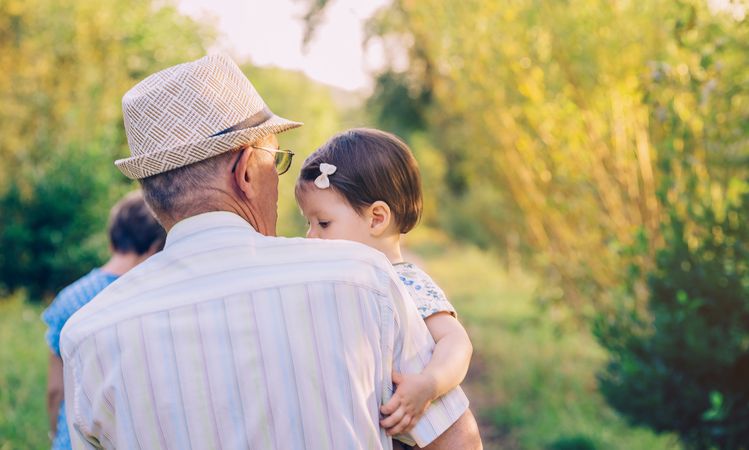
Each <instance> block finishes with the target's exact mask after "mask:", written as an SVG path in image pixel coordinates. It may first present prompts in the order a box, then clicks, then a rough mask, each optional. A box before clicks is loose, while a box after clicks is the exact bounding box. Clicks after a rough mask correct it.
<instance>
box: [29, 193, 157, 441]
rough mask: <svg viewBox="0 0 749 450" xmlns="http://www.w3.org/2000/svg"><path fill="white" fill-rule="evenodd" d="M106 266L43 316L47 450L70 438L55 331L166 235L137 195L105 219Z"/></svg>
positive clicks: (64, 293) (60, 297)
mask: <svg viewBox="0 0 749 450" xmlns="http://www.w3.org/2000/svg"><path fill="white" fill-rule="evenodd" d="M107 231H108V233H109V247H110V253H111V254H112V256H111V258H110V259H109V261H107V263H106V264H104V265H103V266H101V267H99V268H96V269H94V270H92V271H91V272H89V273H88V274H87V275H84V276H83V277H82V278H80V279H79V280H77V281H75V282H74V283H73V284H71V285H69V286H68V287H66V288H65V289H63V290H62V291H60V293H59V294H58V295H57V297H55V299H54V300H53V301H52V304H50V305H49V307H48V308H47V309H46V310H45V311H44V313H43V314H42V320H43V321H44V322H45V323H46V324H47V326H48V327H49V328H48V330H47V335H46V339H47V344H48V345H49V347H50V350H51V353H50V355H49V372H48V378H47V412H48V413H49V426H50V434H49V436H50V439H51V440H52V449H54V450H57V449H70V448H71V446H70V435H69V434H68V426H67V422H66V420H65V404H64V398H63V381H62V374H63V368H62V358H61V357H60V331H62V327H63V326H65V322H67V320H68V319H69V318H70V316H72V315H73V313H75V312H76V311H78V310H79V309H80V308H81V307H83V306H84V305H85V304H86V303H88V302H90V301H91V300H92V299H93V298H94V297H96V295H97V294H99V292H101V291H102V290H104V288H106V287H107V286H108V285H109V284H110V283H112V282H113V281H114V280H116V279H117V278H118V277H119V276H120V275H122V274H124V273H125V272H127V271H128V270H130V269H132V268H133V267H135V266H137V265H138V264H140V263H141V262H143V261H144V260H146V259H147V258H148V257H150V256H151V255H153V254H154V253H156V252H158V251H160V250H161V249H162V248H163V247H164V241H165V239H166V233H165V231H164V229H163V228H162V227H161V225H159V223H158V222H157V221H156V219H155V218H154V216H153V214H152V213H151V211H150V210H149V209H148V207H147V206H146V203H145V202H144V201H143V195H142V193H141V192H140V191H135V192H131V193H129V194H127V195H126V196H125V197H123V198H122V200H120V201H119V202H118V203H117V204H116V205H115V206H114V207H113V208H112V210H111V212H110V214H109V225H108V230H107Z"/></svg>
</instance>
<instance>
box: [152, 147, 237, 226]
mask: <svg viewBox="0 0 749 450" xmlns="http://www.w3.org/2000/svg"><path fill="white" fill-rule="evenodd" d="M236 150H241V148H240V149H236ZM236 155H237V152H236V151H229V152H225V153H222V154H220V155H217V156H214V157H212V158H208V159H205V160H203V161H199V162H196V163H194V164H190V165H188V166H184V167H179V168H177V169H173V170H170V171H168V172H163V173H159V174H157V175H153V176H150V177H147V178H143V179H141V180H138V181H140V184H141V186H142V187H143V196H144V198H145V200H146V203H148V206H150V207H151V209H152V210H153V212H154V213H155V214H156V216H157V217H159V219H160V220H161V219H163V218H168V219H170V220H172V221H174V220H178V219H181V218H184V217H187V216H189V215H192V214H195V213H196V212H203V211H202V210H201V211H198V209H201V208H202V209H203V210H204V209H205V207H206V206H207V205H206V204H205V200H207V199H208V198H205V197H203V198H201V197H202V196H201V195H200V194H201V193H207V192H208V191H209V190H210V189H211V187H212V186H213V184H214V183H215V181H216V180H217V179H219V177H220V175H221V173H222V172H223V171H228V170H229V164H230V161H231V160H232V158H233V157H234V156H236Z"/></svg>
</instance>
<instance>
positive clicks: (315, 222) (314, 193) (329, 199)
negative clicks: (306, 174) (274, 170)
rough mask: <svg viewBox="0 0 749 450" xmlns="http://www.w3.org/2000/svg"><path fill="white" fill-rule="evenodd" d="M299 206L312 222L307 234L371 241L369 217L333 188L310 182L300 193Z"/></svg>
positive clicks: (309, 221)
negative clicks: (362, 214)
mask: <svg viewBox="0 0 749 450" xmlns="http://www.w3.org/2000/svg"><path fill="white" fill-rule="evenodd" d="M298 201H299V207H300V208H301V209H302V214H303V215H304V217H305V218H306V219H307V222H308V223H309V228H308V229H307V237H310V238H320V239H346V240H349V241H356V242H361V243H362V244H367V245H371V242H370V241H371V239H372V237H371V236H370V233H369V230H370V227H369V221H368V220H367V218H366V217H363V216H361V215H359V213H358V212H357V211H356V210H355V209H354V208H353V207H352V206H351V205H349V203H348V202H347V201H346V199H345V198H344V197H343V196H341V194H339V193H337V192H335V191H334V190H332V189H318V188H317V187H315V186H314V185H312V184H311V183H309V184H308V185H307V186H306V187H305V189H304V190H302V191H301V192H300V193H299V195H298Z"/></svg>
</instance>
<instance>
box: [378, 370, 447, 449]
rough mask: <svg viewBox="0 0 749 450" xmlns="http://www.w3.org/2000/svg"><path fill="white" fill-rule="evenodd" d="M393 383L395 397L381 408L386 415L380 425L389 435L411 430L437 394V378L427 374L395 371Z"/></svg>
mask: <svg viewBox="0 0 749 450" xmlns="http://www.w3.org/2000/svg"><path fill="white" fill-rule="evenodd" d="M393 384H395V385H396V389H395V393H394V394H393V397H392V398H391V399H390V401H388V402H387V403H385V404H384V405H382V407H381V408H380V412H381V413H382V414H383V415H384V416H386V417H385V418H384V419H383V420H381V421H380V425H381V426H382V428H384V429H385V430H386V431H387V434H388V435H389V436H394V435H396V434H400V433H406V432H408V431H411V429H412V428H413V427H414V426H415V425H416V422H418V421H419V419H420V418H421V416H422V415H423V414H424V411H426V409H427V408H428V407H429V404H430V403H431V402H432V400H434V398H435V396H436V383H435V380H434V379H432V378H431V377H429V376H427V375H422V374H400V373H398V372H393Z"/></svg>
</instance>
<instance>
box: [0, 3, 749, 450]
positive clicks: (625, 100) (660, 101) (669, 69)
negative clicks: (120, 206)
mask: <svg viewBox="0 0 749 450" xmlns="http://www.w3.org/2000/svg"><path fill="white" fill-rule="evenodd" d="M748 8H749V6H748V4H747V2H746V1H745V0H642V1H637V2H635V1H629V0H548V1H538V0H518V1H512V2H505V1H488V0H483V1H482V0H372V1H364V0H356V1H354V0H350V1H344V0H328V1H325V0H273V1H262V2H261V1H239V0H233V1H232V0H210V1H209V0H181V1H177V2H170V1H165V0H141V1H137V2H132V1H129V0H128V1H125V0H106V1H103V2H102V1H99V0H96V1H95V0H75V1H74V0H0V67H2V71H0V105H1V106H0V450H6V449H16V448H46V447H48V445H49V443H48V441H47V437H46V432H47V418H46V412H45V376H46V375H45V374H46V364H47V354H48V349H47V347H46V345H45V342H44V338H43V335H44V331H45V329H44V325H43V324H42V322H41V321H40V320H39V315H40V313H41V311H42V310H43V309H44V308H45V307H46V306H47V305H48V304H49V302H50V301H51V300H52V298H53V297H54V295H55V294H56V293H57V292H58V291H59V290H60V289H61V288H63V287H64V286H66V285H68V284H70V283H71V282H73V281H74V280H76V279H77V278H78V277H80V276H81V275H82V274H84V273H87V272H88V271H89V270H90V269H91V268H92V267H96V266H98V265H100V264H101V263H102V262H103V261H104V260H105V258H106V256H107V251H108V250H107V242H106V236H105V234H104V227H105V223H106V218H107V213H108V211H109V208H110V207H111V205H113V204H114V202H115V201H116V200H117V199H118V198H119V197H120V196H121V195H122V194H123V193H125V192H127V191H129V190H132V189H135V188H136V187H137V185H136V184H133V183H131V182H129V181H128V180H127V179H125V178H124V177H123V176H122V175H121V174H120V173H119V172H118V171H117V170H116V168H115V167H114V165H113V164H112V162H113V160H114V159H116V158H120V157H123V156H126V155H127V154H128V148H127V142H126V140H125V136H124V131H123V127H122V113H121V109H120V99H121V97H122V95H123V93H124V92H125V91H126V90H127V89H129V88H130V87H131V86H133V85H134V84H135V83H136V82H137V81H139V80H140V79H142V78H144V77H145V76H147V75H148V74H150V73H153V72H155V71H157V70H160V69H162V68H165V67H168V66H170V65H173V64H177V63H180V62H184V61H189V60H193V59H197V58H199V57H201V56H203V55H204V54H206V53H207V52H216V51H221V52H226V53H228V54H230V55H231V56H232V57H234V58H235V59H236V60H237V62H238V63H240V65H241V67H242V69H243V70H244V71H245V73H246V74H247V75H248V77H249V78H250V79H251V80H252V82H253V84H254V85H255V86H256V88H257V89H258V91H259V92H260V93H261V94H262V96H263V97H264V99H265V100H266V101H267V103H268V104H269V105H270V107H271V108H272V109H273V110H274V112H276V113H278V114H279V115H282V116H284V117H288V118H291V119H294V120H300V121H303V122H305V123H306V125H305V126H304V127H302V128H300V129H298V130H294V131H291V132H289V133H285V134H283V135H282V136H281V143H282V145H283V146H284V147H289V148H292V149H294V150H295V151H296V152H297V153H298V155H299V156H298V157H297V159H295V161H294V165H293V166H292V168H291V170H290V171H289V173H288V174H287V175H284V176H283V177H282V180H281V186H280V201H279V232H280V234H282V235H285V236H299V235H302V234H303V233H304V221H303V220H302V218H301V216H300V214H299V211H298V208H297V206H296V204H295V203H294V198H293V184H294V181H295V176H296V174H297V172H298V170H299V165H300V164H301V161H302V160H303V158H304V157H305V156H306V155H307V154H309V153H310V152H311V151H313V150H314V149H315V148H317V147H318V146H319V145H320V144H322V143H323V142H324V141H325V140H326V139H328V138H329V137H330V136H332V135H333V134H335V133H337V132H339V131H341V130H344V129H346V128H350V127H354V126H370V127H377V128H382V129H386V130H388V131H391V132H394V133H396V134H398V135H399V136H401V137H402V138H403V139H404V140H406V142H407V143H408V144H409V145H410V147H411V148H412V150H413V152H414V154H415V156H416V158H417V160H418V161H419V164H420V167H421V171H422V176H423V180H424V191H425V210H424V217H423V220H422V223H421V224H420V225H419V226H418V227H417V229H416V230H415V231H413V232H411V233H409V234H408V235H407V236H406V243H407V246H408V251H409V253H408V254H409V258H411V259H413V260H415V261H417V262H419V263H420V264H422V265H423V266H424V267H425V268H426V270H427V272H429V273H430V274H431V275H432V276H433V277H434V278H435V280H437V282H438V283H439V284H440V285H441V286H442V287H443V288H444V290H445V291H446V292H447V294H448V296H449V297H450V298H451V300H452V301H453V302H454V304H455V306H456V308H457V310H458V313H459V317H460V319H461V320H462V321H463V323H464V324H465V326H466V328H467V329H468V332H469V334H470V335H471V338H472V340H473V343H474V347H475V356H474V359H473V362H472V366H471V370H470V373H469V376H468V378H467V380H466V382H465V384H464V387H465V389H466V391H467V392H468V394H469V397H470V399H471V402H472V407H473V409H474V411H475V412H476V413H477V416H478V418H479V421H480V423H481V427H482V435H483V438H484V442H485V447H486V448H488V449H500V448H502V449H544V450H550V449H551V450H571V449H583V450H589V449H622V450H625V449H626V450H629V449H656V450H660V449H681V448H683V449H692V448H694V449H709V448H721V449H723V448H725V449H741V448H747V443H749V384H748V383H746V380H747V379H749V197H747V196H748V195H749V184H748V183H747V181H748V179H749V177H748V175H749V170H748V169H749V71H748V70H747V67H749V20H748V19H747V11H748Z"/></svg>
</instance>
